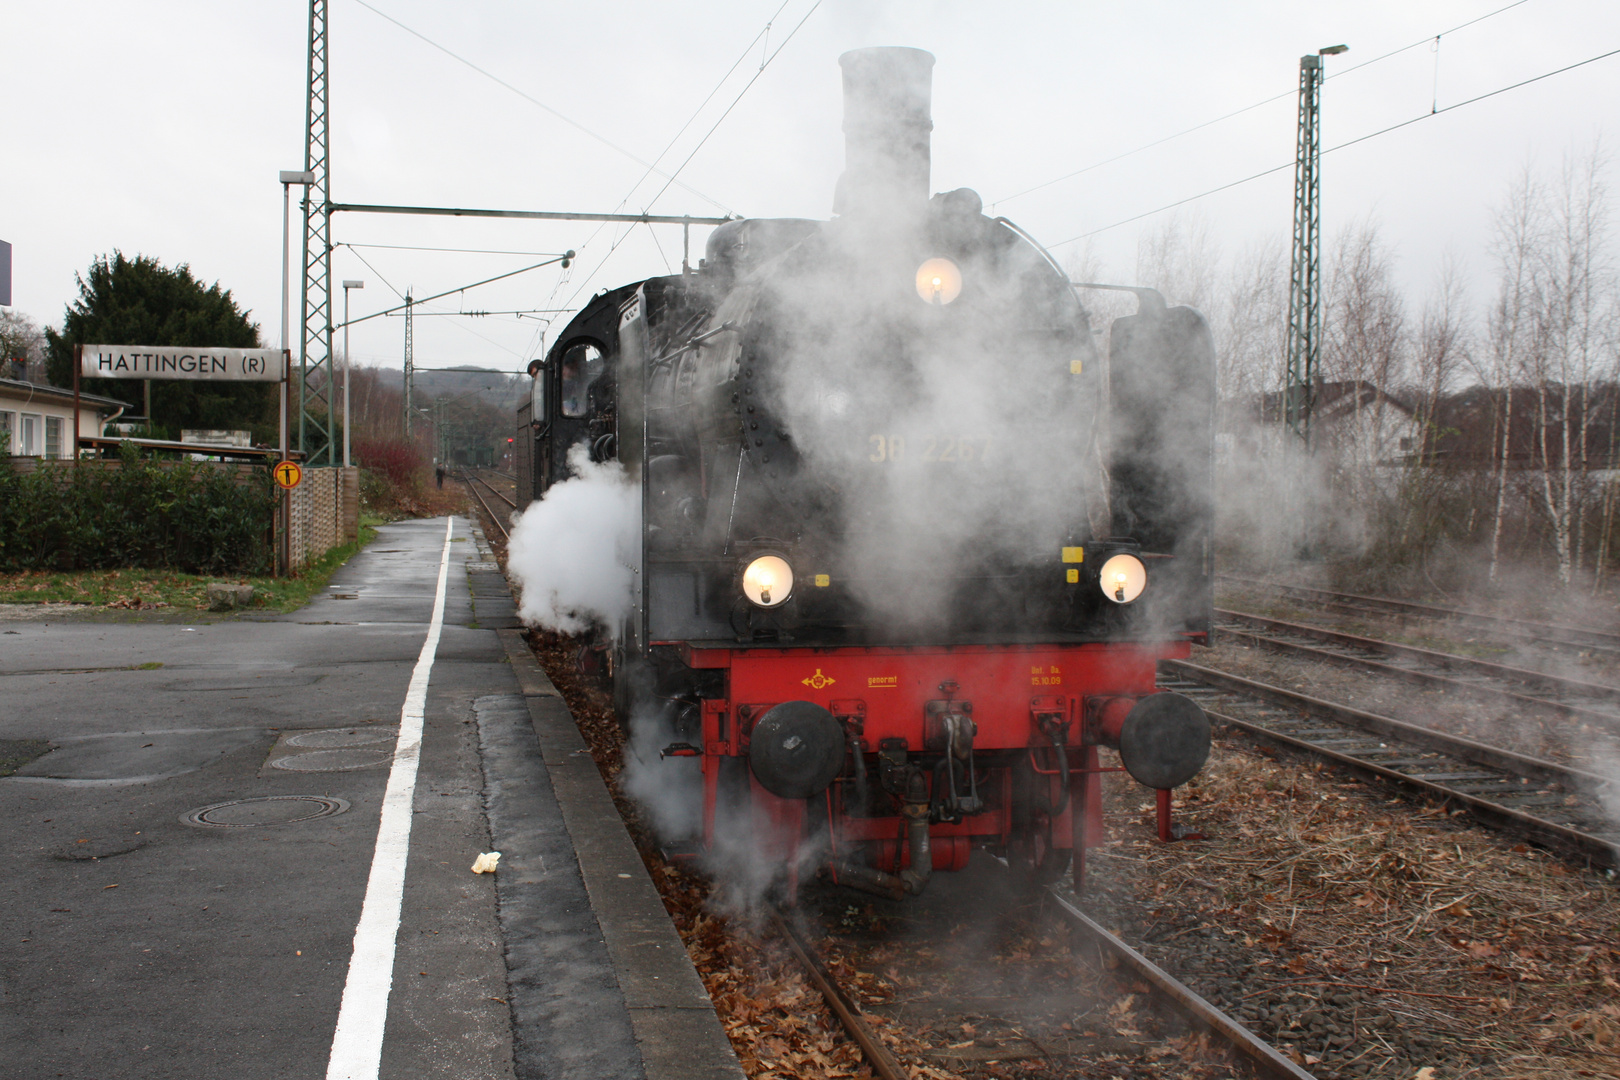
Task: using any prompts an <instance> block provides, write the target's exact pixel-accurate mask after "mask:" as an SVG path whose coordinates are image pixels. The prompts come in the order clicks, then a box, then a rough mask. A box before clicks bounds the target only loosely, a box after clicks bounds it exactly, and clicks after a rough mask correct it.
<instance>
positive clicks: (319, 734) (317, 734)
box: [287, 727, 399, 750]
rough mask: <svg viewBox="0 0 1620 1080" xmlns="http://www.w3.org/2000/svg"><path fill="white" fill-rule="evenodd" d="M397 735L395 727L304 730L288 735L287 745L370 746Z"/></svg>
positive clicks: (322, 748)
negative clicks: (300, 732) (298, 733)
mask: <svg viewBox="0 0 1620 1080" xmlns="http://www.w3.org/2000/svg"><path fill="white" fill-rule="evenodd" d="M398 735H399V729H398V728H396V727H363V728H360V727H352V728H332V729H330V730H328V731H306V732H304V733H303V734H302V735H289V736H288V737H287V745H288V746H300V747H308V748H310V749H312V750H324V749H328V748H331V747H336V746H370V745H372V744H373V743H383V742H393V741H394V739H395V737H397V736H398Z"/></svg>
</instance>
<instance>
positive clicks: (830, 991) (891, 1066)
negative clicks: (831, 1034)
mask: <svg viewBox="0 0 1620 1080" xmlns="http://www.w3.org/2000/svg"><path fill="white" fill-rule="evenodd" d="M770 918H771V926H772V928H774V929H775V930H776V932H777V933H778V934H780V935H781V937H782V940H783V941H785V942H787V947H788V949H789V951H791V952H792V953H793V955H794V957H795V958H796V959H797V960H798V961H799V963H800V965H801V966H803V968H804V970H805V974H806V975H808V976H809V977H810V981H811V982H812V983H814V984H815V985H816V989H817V990H820V991H821V996H822V997H824V998H826V999H827V1007H828V1008H830V1009H832V1011H833V1012H834V1014H836V1015H837V1017H838V1019H839V1021H840V1022H841V1023H843V1025H844V1030H845V1031H847V1032H849V1037H850V1038H852V1039H854V1040H855V1044H856V1045H857V1046H859V1047H860V1048H861V1053H863V1054H865V1055H866V1060H867V1062H869V1063H870V1064H871V1066H872V1068H873V1069H874V1070H876V1072H877V1074H878V1075H879V1076H881V1077H883V1080H906V1077H907V1072H906V1069H905V1067H904V1066H902V1065H901V1064H900V1062H899V1061H898V1060H897V1059H896V1058H895V1056H894V1055H893V1054H892V1053H890V1052H889V1048H888V1047H886V1046H884V1045H883V1042H882V1040H880V1039H879V1038H878V1037H877V1033H876V1032H874V1031H873V1030H872V1028H871V1026H870V1025H868V1024H867V1022H866V1021H865V1020H862V1019H861V1014H860V1009H859V1008H858V1007H857V1006H856V1004H855V1003H854V1002H853V1001H851V1000H850V999H849V997H848V996H847V995H845V993H844V991H843V988H842V987H840V986H839V985H838V983H837V981H836V980H834V979H833V977H832V973H831V972H830V971H828V970H827V969H826V968H825V967H823V966H822V963H821V961H820V960H819V959H817V958H816V955H815V952H814V951H813V950H812V949H811V948H810V946H809V944H808V943H807V942H806V941H805V940H804V939H803V938H802V937H800V936H799V932H798V931H797V930H796V929H794V927H793V925H792V924H791V923H789V922H788V921H787V920H786V919H784V918H782V916H781V913H780V912H777V911H774V910H773V911H772V912H771V913H770Z"/></svg>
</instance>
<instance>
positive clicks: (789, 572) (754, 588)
mask: <svg viewBox="0 0 1620 1080" xmlns="http://www.w3.org/2000/svg"><path fill="white" fill-rule="evenodd" d="M742 588H743V595H744V596H746V597H748V600H749V602H750V603H752V604H757V605H759V606H760V607H763V608H772V607H779V606H780V605H782V604H785V603H787V599H788V597H790V596H792V595H793V567H791V566H789V565H788V561H787V560H786V559H784V558H782V556H780V555H761V556H760V557H759V558H757V559H755V560H754V561H753V562H751V563H749V564H748V569H746V570H744V571H743V578H742Z"/></svg>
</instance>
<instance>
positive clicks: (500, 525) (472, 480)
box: [461, 469, 517, 546]
mask: <svg viewBox="0 0 1620 1080" xmlns="http://www.w3.org/2000/svg"><path fill="white" fill-rule="evenodd" d="M461 479H462V483H464V484H466V485H467V491H468V492H469V493H470V494H471V495H472V497H473V498H474V499H475V500H477V502H478V505H479V506H480V507H482V508H483V511H484V516H485V518H486V519H487V520H488V521H489V523H490V524H491V525H493V526H495V529H496V531H498V532H499V533H500V534H501V544H502V545H503V546H504V545H505V544H506V543H507V542H508V541H509V540H510V539H511V534H510V532H509V531H508V529H507V527H506V526H507V523H506V521H504V520H503V519H502V518H501V516H500V515H499V514H497V513H496V512H495V509H494V507H492V506H490V504H489V500H487V499H485V498H484V496H483V494H482V493H481V492H480V491H479V490H478V489H479V487H483V488H484V489H485V490H486V491H488V492H489V493H490V494H491V495H493V496H495V498H497V499H499V500H500V501H502V502H504V503H505V504H506V505H507V506H508V507H509V508H511V509H513V510H515V509H517V502H516V501H515V500H514V499H513V498H512V497H511V496H509V495H507V494H506V493H505V492H503V491H501V490H500V489H498V488H496V487H495V486H494V485H493V484H491V483H490V482H489V481H487V480H485V479H483V478H482V477H480V476H479V475H478V474H477V470H474V469H463V470H462V472H461Z"/></svg>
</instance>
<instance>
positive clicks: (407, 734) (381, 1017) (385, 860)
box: [326, 517, 456, 1080]
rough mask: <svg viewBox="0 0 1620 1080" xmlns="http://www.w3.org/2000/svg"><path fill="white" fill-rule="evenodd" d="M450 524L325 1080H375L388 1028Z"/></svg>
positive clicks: (390, 776) (441, 624) (441, 618)
mask: <svg viewBox="0 0 1620 1080" xmlns="http://www.w3.org/2000/svg"><path fill="white" fill-rule="evenodd" d="M455 527H456V520H455V518H454V517H452V518H450V520H449V521H448V522H447V523H446V525H445V531H444V551H443V553H442V554H441V555H440V556H439V583H438V587H437V589H436V590H435V592H434V597H433V617H432V618H431V619H430V620H429V622H428V631H427V640H425V641H423V642H422V651H421V653H420V654H419V655H418V656H417V658H416V667H415V668H413V669H412V670H411V682H410V686H409V687H408V688H407V689H406V691H405V705H404V707H403V708H402V709H401V710H400V714H399V738H398V739H397V740H396V741H395V743H394V763H393V765H392V766H391V767H390V768H389V770H388V788H387V791H386V792H385V793H384V794H383V801H382V814H381V818H380V820H379V821H378V823H377V847H376V850H375V852H374V853H373V854H372V857H371V877H370V878H369V879H368V880H367V882H366V898H365V902H364V903H363V904H362V905H361V907H360V922H359V924H358V925H357V926H356V927H355V931H354V955H353V956H352V957H351V958H350V960H349V977H348V981H347V982H346V983H344V986H343V1005H342V1007H341V1008H340V1009H339V1010H338V1020H337V1030H336V1031H335V1032H334V1033H333V1036H332V1056H331V1057H330V1058H329V1059H328V1061H327V1065H326V1077H327V1080H376V1077H377V1073H378V1070H379V1069H380V1068H381V1066H382V1047H383V1029H384V1027H385V1026H386V1025H387V1023H388V996H389V994H390V992H391V991H392V990H393V985H394V947H395V943H396V941H397V939H398V936H399V915H400V905H401V903H402V901H403V899H404V896H405V862H406V858H407V856H408V855H409V854H410V847H411V818H412V809H413V807H412V803H413V802H414V801H415V796H416V767H417V764H418V762H420V760H421V756H422V719H423V715H424V714H425V712H426V709H427V689H428V677H429V675H431V674H432V671H433V657H434V655H435V654H436V653H437V652H438V649H439V634H440V632H441V631H442V630H443V629H444V605H445V591H446V586H447V584H448V583H449V579H450V541H451V538H452V536H453V535H454V533H455Z"/></svg>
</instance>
